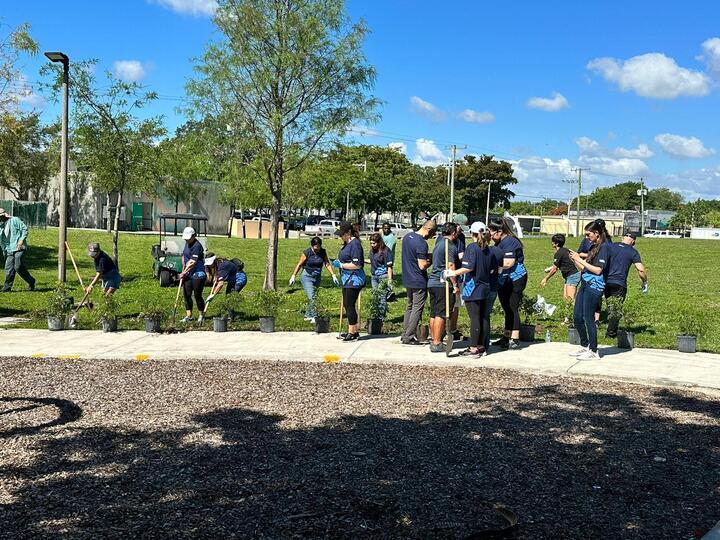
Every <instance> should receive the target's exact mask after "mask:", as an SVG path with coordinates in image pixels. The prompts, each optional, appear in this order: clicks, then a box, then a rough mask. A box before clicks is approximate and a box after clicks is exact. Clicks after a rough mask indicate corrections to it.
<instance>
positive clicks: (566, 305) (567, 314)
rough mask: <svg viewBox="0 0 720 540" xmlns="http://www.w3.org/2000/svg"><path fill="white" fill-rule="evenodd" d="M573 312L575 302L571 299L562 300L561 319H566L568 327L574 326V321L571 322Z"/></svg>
mask: <svg viewBox="0 0 720 540" xmlns="http://www.w3.org/2000/svg"><path fill="white" fill-rule="evenodd" d="M574 312H575V302H573V301H572V300H569V301H563V303H562V311H561V314H562V317H563V321H565V320H567V324H568V328H574V327H575V323H574V322H573V315H574Z"/></svg>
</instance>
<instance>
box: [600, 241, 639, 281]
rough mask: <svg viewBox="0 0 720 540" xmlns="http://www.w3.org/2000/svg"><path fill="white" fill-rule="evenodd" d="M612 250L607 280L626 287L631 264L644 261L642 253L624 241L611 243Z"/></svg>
mask: <svg viewBox="0 0 720 540" xmlns="http://www.w3.org/2000/svg"><path fill="white" fill-rule="evenodd" d="M610 252H611V256H610V268H609V269H608V275H607V282H608V283H612V284H614V285H622V286H623V287H626V286H627V277H628V272H629V271H630V266H632V265H633V264H635V263H639V262H642V260H641V259H640V254H639V253H638V251H637V249H635V248H634V247H633V246H631V245H629V244H623V243H622V242H620V243H618V244H610Z"/></svg>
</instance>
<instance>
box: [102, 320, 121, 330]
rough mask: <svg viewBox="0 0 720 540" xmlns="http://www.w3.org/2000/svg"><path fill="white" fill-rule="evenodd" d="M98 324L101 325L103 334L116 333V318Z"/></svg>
mask: <svg viewBox="0 0 720 540" xmlns="http://www.w3.org/2000/svg"><path fill="white" fill-rule="evenodd" d="M100 324H101V325H102V331H103V332H117V326H118V320H117V317H113V318H112V319H102V320H101V321H100Z"/></svg>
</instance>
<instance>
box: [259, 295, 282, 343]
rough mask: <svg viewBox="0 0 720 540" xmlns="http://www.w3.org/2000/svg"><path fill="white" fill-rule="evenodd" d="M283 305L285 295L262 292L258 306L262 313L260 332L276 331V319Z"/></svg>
mask: <svg viewBox="0 0 720 540" xmlns="http://www.w3.org/2000/svg"><path fill="white" fill-rule="evenodd" d="M282 303H283V293H281V292H280V291H272V290H267V291H260V292H259V293H258V298H257V305H258V306H259V309H260V313H262V315H260V331H261V332H265V333H270V332H274V331H275V317H276V316H277V313H278V310H279V309H280V306H281V305H282Z"/></svg>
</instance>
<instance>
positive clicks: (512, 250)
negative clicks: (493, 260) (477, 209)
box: [488, 218, 528, 349]
mask: <svg viewBox="0 0 720 540" xmlns="http://www.w3.org/2000/svg"><path fill="white" fill-rule="evenodd" d="M488 229H489V231H490V238H491V239H492V240H493V241H494V242H495V245H496V246H497V247H498V248H499V249H500V250H502V253H503V264H502V267H503V272H502V274H501V282H502V284H501V285H500V286H499V289H498V298H499V299H500V305H502V308H503V311H504V312H505V331H504V335H503V336H502V337H501V338H500V339H498V340H497V341H495V342H494V343H493V345H497V346H499V347H502V348H503V349H517V348H518V347H519V346H520V343H519V339H520V303H521V302H522V298H523V291H524V290H525V287H526V286H527V280H528V275H527V270H526V269H525V255H524V252H523V245H522V242H520V240H519V239H518V238H517V236H515V233H514V232H513V231H512V229H511V228H510V226H509V225H508V222H507V220H505V219H502V218H500V219H493V220H491V221H490V223H489V225H488Z"/></svg>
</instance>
